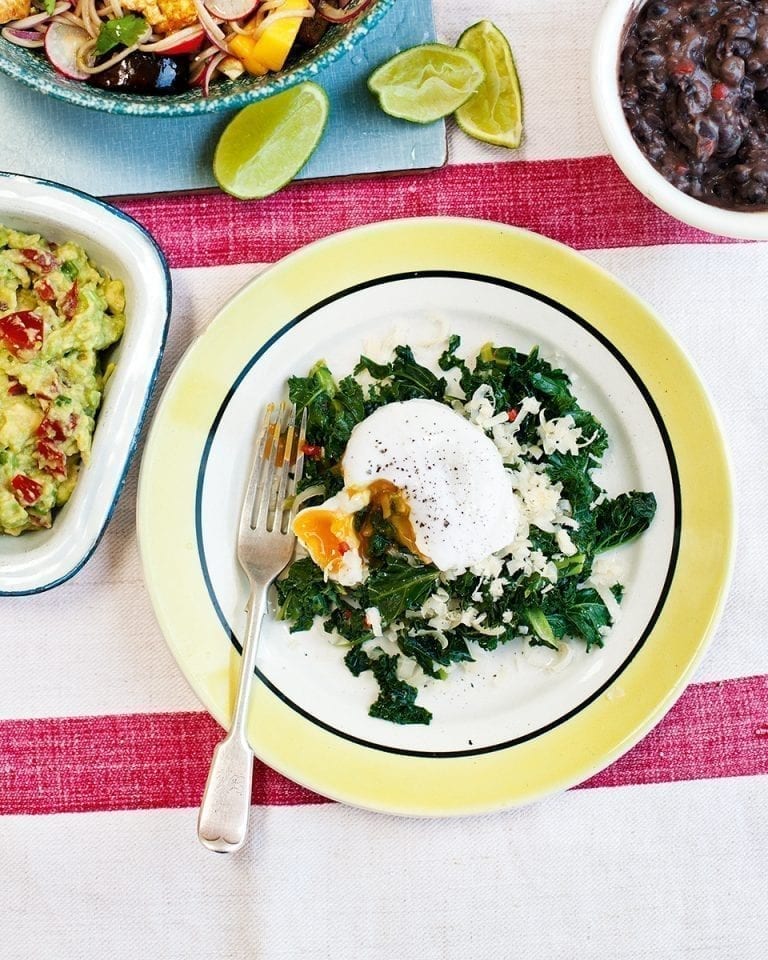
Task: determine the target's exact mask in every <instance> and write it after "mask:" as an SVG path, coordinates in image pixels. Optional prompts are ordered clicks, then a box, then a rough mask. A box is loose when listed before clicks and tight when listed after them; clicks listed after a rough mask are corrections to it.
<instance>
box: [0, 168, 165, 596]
mask: <svg viewBox="0 0 768 960" xmlns="http://www.w3.org/2000/svg"><path fill="white" fill-rule="evenodd" d="M0 179H3V180H22V181H24V182H25V183H31V184H38V185H40V186H44V187H51V188H53V189H55V190H61V191H63V192H64V193H71V194H73V195H74V196H76V197H78V198H79V199H81V200H85V201H87V202H88V203H94V204H96V205H97V206H99V207H102V208H104V209H105V210H106V211H107V212H108V213H110V214H111V215H113V216H115V217H117V218H118V219H120V220H124V221H125V222H126V223H128V224H129V225H130V226H131V227H132V228H133V229H135V230H136V231H137V232H138V233H140V234H141V235H142V236H143V237H144V239H145V240H147V241H148V242H149V244H150V246H151V247H152V248H153V250H154V253H155V255H156V257H157V261H158V263H159V265H160V268H161V270H162V272H163V276H164V277H165V322H164V323H163V329H162V333H161V337H160V348H159V350H158V353H157V358H156V360H155V365H154V367H153V369H152V373H151V375H150V377H149V380H148V381H147V388H146V390H145V392H144V398H143V400H142V405H141V410H140V412H139V415H138V417H137V419H136V426H135V427H134V430H133V435H132V436H131V440H130V444H129V447H128V450H127V453H126V457H125V463H124V464H123V469H122V472H121V474H120V477H119V479H118V482H117V485H116V486H115V492H114V495H113V497H112V502H111V504H110V506H109V509H108V510H107V512H106V514H105V515H104V520H103V522H102V524H101V527H100V528H99V530H98V532H97V534H96V536H95V537H94V539H93V542H92V543H91V544H89V546H88V549H87V550H86V552H85V553H84V555H83V556H82V557H81V558H80V559H79V560H78V562H77V563H76V564H75V565H74V566H73V567H72V568H71V569H70V570H68V571H67V572H66V573H64V574H62V575H61V576H59V577H56V578H55V579H54V580H51V581H49V582H48V583H45V584H42V585H41V586H39V587H31V588H29V589H24V590H2V589H0V597H24V596H30V595H32V594H36V593H43V592H45V591H46V590H51V589H52V588H53V587H58V586H59V585H60V584H62V583H66V581H67V580H70V579H71V578H72V577H74V576H75V574H76V573H78V572H79V571H80V570H81V569H82V568H83V567H84V566H85V564H86V563H87V562H88V561H89V560H90V558H91V557H92V556H93V553H94V551H95V550H96V547H98V545H99V543H100V542H101V538H102V537H103V536H104V533H105V531H106V529H107V526H108V525H109V521H110V520H111V519H112V516H113V514H114V512H115V508H116V507H117V503H118V501H119V499H120V494H121V493H122V491H123V487H124V486H125V481H126V479H127V478H128V471H129V470H130V468H131V464H132V462H133V457H134V454H135V453H136V448H137V447H138V444H139V438H140V437H141V431H142V428H143V426H144V422H145V421H146V418H147V413H148V412H149V404H150V401H151V400H152V395H153V393H154V391H155V386H156V384H157V378H158V375H159V373H160V364H161V362H162V359H163V354H164V352H165V344H166V340H167V339H168V328H169V326H170V322H171V307H172V301H173V291H172V285H171V271H170V269H169V268H168V261H167V260H166V258H165V254H164V253H163V251H162V250H161V249H160V246H159V245H158V243H157V241H156V240H155V238H154V237H153V236H152V234H151V233H150V232H149V231H148V230H147V229H146V227H144V226H142V225H141V224H140V223H139V222H138V221H137V220H134V219H133V217H131V216H129V215H128V214H127V213H124V212H123V211H122V210H119V209H118V208H117V207H114V206H112V204H110V203H107V202H106V201H104V200H100V199H99V198H98V197H93V196H91V195H90V194H88V193H84V192H83V191H82V190H77V189H75V188H74V187H69V186H67V185H66V184H64V183H57V182H56V181H55V180H45V179H43V178H42V177H28V176H25V175H24V174H22V173H12V172H10V171H5V170H0ZM97 426H98V421H97Z"/></svg>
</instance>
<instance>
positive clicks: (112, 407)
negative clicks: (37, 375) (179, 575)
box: [0, 173, 171, 596]
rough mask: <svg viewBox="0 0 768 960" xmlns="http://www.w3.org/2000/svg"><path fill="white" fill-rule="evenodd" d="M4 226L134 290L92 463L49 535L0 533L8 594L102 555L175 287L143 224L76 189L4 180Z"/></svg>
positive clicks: (2, 581) (53, 580)
mask: <svg viewBox="0 0 768 960" xmlns="http://www.w3.org/2000/svg"><path fill="white" fill-rule="evenodd" d="M0 223H2V224H4V225H6V226H11V227H14V228H16V229H18V230H22V231H25V232H28V233H40V234H41V235H42V236H43V237H45V238H46V239H49V240H53V241H57V242H63V241H65V240H74V241H75V242H77V243H79V244H81V245H82V246H83V247H84V248H85V250H86V252H87V253H88V255H89V256H90V257H91V259H92V260H93V262H94V263H95V264H96V265H97V266H100V267H104V268H105V269H106V270H107V271H108V272H109V273H110V274H111V275H112V276H114V277H118V278H120V279H121V280H123V282H124V283H125V295H126V304H127V306H126V325H125V333H124V335H123V337H122V339H121V340H120V342H119V343H118V344H117V345H116V346H115V347H114V349H113V352H112V355H111V356H112V359H114V361H115V371H114V373H113V375H112V376H111V377H110V379H109V382H108V383H107V385H106V387H105V390H104V401H103V404H102V407H101V410H100V411H99V413H98V415H97V418H96V431H95V433H94V438H93V451H92V456H91V461H90V463H89V464H88V465H87V466H84V467H83V468H82V470H81V472H80V476H79V477H78V480H77V484H76V485H75V489H74V492H73V494H72V497H71V498H70V500H69V502H68V503H66V504H65V505H64V506H63V507H62V509H61V511H60V512H59V513H58V514H57V515H56V516H55V517H54V521H53V526H52V527H51V528H50V529H49V530H37V531H33V532H28V533H23V534H21V536H19V537H11V536H7V535H2V534H0V596H13V595H17V594H26V593H38V592H40V591H42V590H48V589H49V588H50V587H55V586H56V585H57V584H60V583H63V582H64V581H65V580H68V579H69V578H70V577H71V576H73V574H75V573H77V571H78V570H79V569H80V568H81V567H82V566H83V564H84V563H85V562H86V560H88V558H89V557H90V556H91V554H92V553H93V551H94V549H95V547H96V544H97V543H98V541H99V538H100V537H101V535H102V533H103V532H104V529H105V527H106V525H107V522H108V521H109V518H110V516H111V515H112V511H113V510H114V508H115V504H116V503H117V498H118V496H119V494H120V490H121V488H122V486H123V483H124V481H125V477H126V473H127V471H128V466H129V463H130V460H131V456H132V454H133V452H134V450H135V449H136V443H137V441H138V436H139V431H140V429H141V424H142V421H143V419H144V415H145V414H146V412H147V406H148V403H149V399H150V395H151V393H152V388H153V387H154V383H155V379H156V377H157V372H158V368H159V366H160V359H161V357H162V353H163V347H164V346H165V338H166V334H167V330H168V321H169V317H170V308H171V282H170V275H169V272H168V266H167V264H166V262H165V258H164V257H163V255H162V253H161V252H160V250H159V249H158V247H157V245H156V244H155V242H154V240H153V239H152V238H151V237H150V235H149V234H148V233H147V232H146V231H145V230H144V228H143V227H141V226H139V224H138V223H136V221H135V220H132V219H131V218H130V217H128V216H126V215H125V214H123V213H121V212H120V211H119V210H117V209H115V208H114V207H111V206H109V205H108V204H106V203H102V202H101V201H100V200H96V199H95V198H93V197H89V196H87V195H86V194H84V193H80V192H78V191H76V190H72V189H70V188H69V187H65V186H61V185H59V184H55V183H49V182H48V181H45V180H35V179H31V178H29V177H22V176H18V175H15V174H9V173H0Z"/></svg>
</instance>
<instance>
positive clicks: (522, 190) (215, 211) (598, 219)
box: [118, 157, 732, 267]
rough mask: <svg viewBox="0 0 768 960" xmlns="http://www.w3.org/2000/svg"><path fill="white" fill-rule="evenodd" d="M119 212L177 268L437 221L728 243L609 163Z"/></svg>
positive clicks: (215, 198) (579, 241)
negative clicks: (380, 224)
mask: <svg viewBox="0 0 768 960" xmlns="http://www.w3.org/2000/svg"><path fill="white" fill-rule="evenodd" d="M478 185H479V187H478ZM118 206H120V207H121V208H122V209H123V210H125V211H126V212H127V213H130V214H131V215H132V216H134V217H135V218H136V219H137V220H139V221H140V222H141V223H143V224H144V225H145V226H146V227H147V229H149V231H150V232H151V233H152V234H153V235H154V236H155V238H156V239H157V241H158V243H159V244H160V246H161V247H162V248H163V250H164V252H165V254H166V256H167V257H168V260H169V262H170V264H171V266H172V267H202V266H215V265H219V264H228V263H272V262H274V261H275V260H278V259H279V258H280V257H283V256H285V254H287V253H290V252H291V251H292V250H296V249H297V248H299V247H301V246H304V245H305V244H307V243H310V242H311V241H313V240H317V239H319V238H320V237H324V236H327V235H328V234H330V233H335V232H337V231H339V230H345V229H347V228H349V227H357V226H361V225H362V224H366V223H372V222H375V221H377V220H392V219H396V218H398V217H422V216H432V215H446V216H458V217H480V218H483V219H486V220H496V221H499V222H501V223H509V224H515V225H517V226H521V227H526V228H528V229H530V230H535V231H537V232H539V233H543V234H545V235H547V236H549V237H553V238H554V239H556V240H560V241H562V242H563V243H567V244H569V245H570V246H572V247H576V248H577V249H590V248H591V249H598V248H607V247H639V246H649V245H651V244H667V243H719V242H724V241H723V238H721V237H713V236H710V235H709V234H706V233H702V232H701V231H699V230H695V229H694V228H692V227H687V226H685V225H684V224H682V223H679V222H678V221H677V220H674V219H673V218H672V217H669V216H667V214H665V213H662V212H661V211H660V210H658V209H657V208H656V207H655V206H654V205H653V204H652V203H650V201H648V200H646V199H645V197H643V196H642V195H641V194H640V193H638V191H637V190H636V189H635V188H634V187H633V186H631V184H630V183H629V181H628V180H626V179H625V177H624V175H623V174H622V173H621V171H620V170H619V168H618V167H617V166H616V164H615V163H614V162H613V160H612V159H611V158H610V157H586V158H580V159H569V160H537V161H515V162H512V163H510V162H506V163H490V164H457V165H453V166H448V167H444V168H442V169H440V170H435V171H432V172H429V173H416V174H402V175H398V176H394V177H382V178H378V179H363V180H333V181H326V182H323V183H300V182H299V183H294V184H292V185H291V186H289V187H287V188H286V189H285V190H283V191H281V192H280V193H278V194H275V195H274V196H273V197H269V198H268V199H266V200H256V201H249V202H243V201H240V200H235V199H234V198H232V197H229V196H227V195H225V194H222V193H219V192H217V193H206V194H197V195H194V196H175V195H174V196H163V197H149V198H136V199H124V200H121V201H119V202H118ZM727 242H732V241H727Z"/></svg>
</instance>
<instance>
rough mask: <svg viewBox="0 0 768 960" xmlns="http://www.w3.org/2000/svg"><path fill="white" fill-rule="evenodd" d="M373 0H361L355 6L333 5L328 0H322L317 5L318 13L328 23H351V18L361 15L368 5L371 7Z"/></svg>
mask: <svg viewBox="0 0 768 960" xmlns="http://www.w3.org/2000/svg"><path fill="white" fill-rule="evenodd" d="M371 2H372V0H360V3H357V4H355V6H354V7H346V8H340V7H332V6H331V5H330V3H328V0H320V3H318V5H317V15H318V16H319V17H322V18H323V20H327V21H328V23H349V21H350V20H354V19H355V17H358V16H360V14H361V13H362V12H363V10H365V8H366V7H370V5H371Z"/></svg>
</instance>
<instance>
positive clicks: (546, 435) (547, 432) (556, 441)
mask: <svg viewBox="0 0 768 960" xmlns="http://www.w3.org/2000/svg"><path fill="white" fill-rule="evenodd" d="M538 434H539V438H540V440H541V445H542V447H543V448H544V453H546V454H547V456H549V455H550V454H553V453H555V452H557V453H572V454H574V456H575V455H577V454H578V452H579V441H580V440H581V427H577V426H576V422H575V421H574V419H573V417H572V416H571V414H570V413H567V414H566V415H565V416H564V417H555V418H554V419H552V420H545V419H544V414H543V413H541V414H539V426H538Z"/></svg>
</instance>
